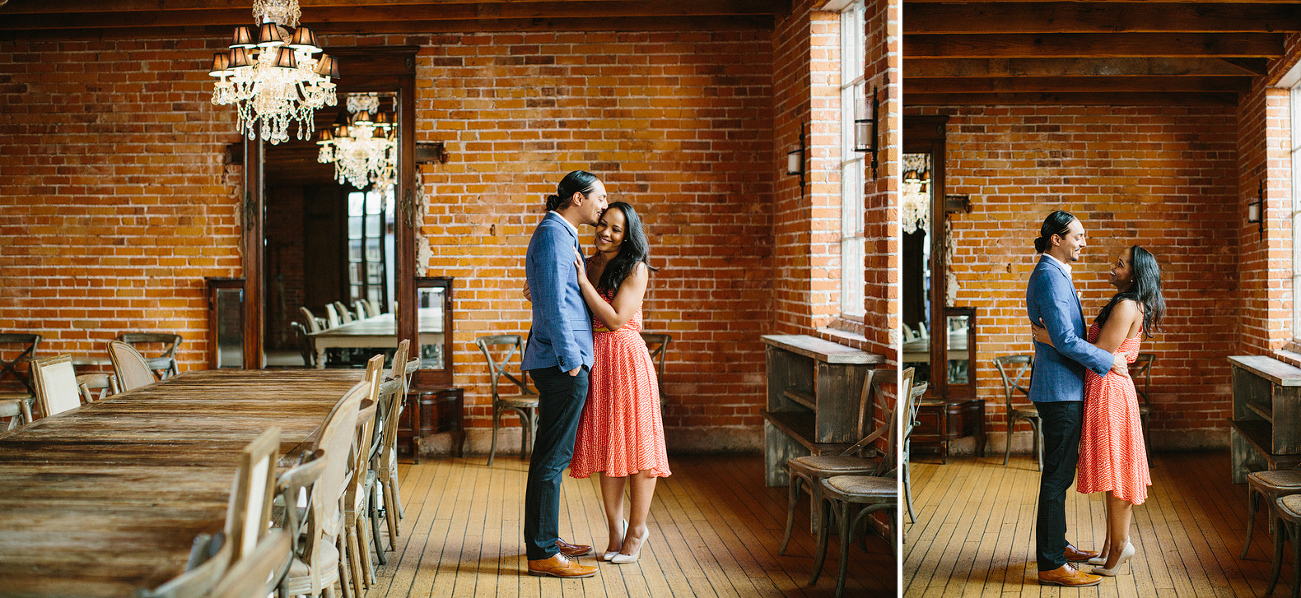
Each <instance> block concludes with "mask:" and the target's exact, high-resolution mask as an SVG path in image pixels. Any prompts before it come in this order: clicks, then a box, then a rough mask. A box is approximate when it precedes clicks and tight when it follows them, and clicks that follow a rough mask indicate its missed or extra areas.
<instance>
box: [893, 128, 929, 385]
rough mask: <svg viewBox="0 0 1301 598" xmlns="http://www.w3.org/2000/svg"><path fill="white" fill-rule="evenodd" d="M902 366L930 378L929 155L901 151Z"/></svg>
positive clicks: (922, 379)
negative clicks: (902, 171) (902, 174)
mask: <svg viewBox="0 0 1301 598" xmlns="http://www.w3.org/2000/svg"><path fill="white" fill-rule="evenodd" d="M903 178H904V184H903V193H902V197H901V199H902V203H901V209H900V212H901V220H902V224H903V230H902V233H903V239H902V240H903V243H902V246H903V247H902V249H903V267H902V269H903V273H902V274H903V275H902V282H903V339H902V341H903V367H905V368H907V367H911V368H913V369H914V374H913V379H914V380H916V381H917V382H929V381H930V380H931V373H930V369H931V368H930V363H931V346H930V338H931V330H932V327H931V296H932V293H931V289H932V279H931V237H930V235H931V221H932V219H931V204H932V201H931V197H932V193H933V191H934V189H933V187H934V185H932V184H931V155H930V154H929V153H915V154H904V177H903Z"/></svg>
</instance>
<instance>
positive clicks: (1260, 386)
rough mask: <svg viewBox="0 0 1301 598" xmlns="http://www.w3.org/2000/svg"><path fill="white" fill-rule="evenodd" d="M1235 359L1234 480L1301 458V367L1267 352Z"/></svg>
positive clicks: (1292, 463) (1284, 466) (1289, 464)
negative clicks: (1267, 354)
mask: <svg viewBox="0 0 1301 598" xmlns="http://www.w3.org/2000/svg"><path fill="white" fill-rule="evenodd" d="M1229 364H1230V365H1231V366H1232V370H1233V374H1232V377H1233V419H1232V420H1230V424H1231V429H1230V432H1229V438H1230V447H1231V450H1232V468H1233V471H1232V475H1233V481H1234V482H1235V483H1241V482H1245V481H1247V474H1248V473H1251V472H1253V471H1260V470H1264V469H1290V468H1292V467H1295V466H1296V465H1298V464H1301V369H1298V368H1295V367H1293V366H1290V365H1288V364H1286V363H1283V362H1281V361H1278V360H1277V359H1274V358H1271V357H1265V356H1263V355H1240V356H1234V357H1230V358H1229Z"/></svg>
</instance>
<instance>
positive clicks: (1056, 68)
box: [903, 57, 1264, 81]
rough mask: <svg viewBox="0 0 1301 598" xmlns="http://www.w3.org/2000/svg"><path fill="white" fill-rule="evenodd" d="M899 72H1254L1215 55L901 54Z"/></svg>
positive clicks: (1215, 74)
mask: <svg viewBox="0 0 1301 598" xmlns="http://www.w3.org/2000/svg"><path fill="white" fill-rule="evenodd" d="M1261 63H1262V64H1263V63H1264V61H1263V60H1261ZM903 72H904V76H905V77H907V78H908V80H909V81H911V80H913V79H919V78H926V77H944V78H949V77H1151V76H1163V77H1175V76H1195V77H1241V76H1244V75H1253V74H1257V73H1256V72H1255V71H1251V70H1247V69H1244V68H1242V67H1239V66H1235V65H1233V64H1230V63H1228V62H1226V61H1224V60H1220V59H1218V58H1164V57H1156V58H1142V57H1139V58H950V59H943V60H932V59H913V58H908V57H905V58H904V61H903Z"/></svg>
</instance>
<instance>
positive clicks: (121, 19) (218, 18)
mask: <svg viewBox="0 0 1301 598" xmlns="http://www.w3.org/2000/svg"><path fill="white" fill-rule="evenodd" d="M299 4H300V6H301V8H302V13H303V14H302V19H301V21H302V23H304V24H306V25H308V26H310V27H312V28H313V29H315V30H316V31H318V32H321V33H361V34H364V33H451V32H479V31H575V30H577V31H595V30H603V31H609V30H616V31H629V30H646V31H663V30H712V29H756V28H758V29H771V28H772V27H773V21H774V17H775V15H778V14H786V13H787V12H788V11H789V10H790V0H636V1H631V0H553V1H545V2H538V1H521V0H498V1H488V2H465V1H463V0H462V1H449V0H433V1H425V2H419V3H416V2H413V1H412V0H300V3H299ZM252 21H253V15H252V0H242V1H231V0H122V1H119V2H106V1H96V0H49V1H43V2H28V1H15V2H10V3H8V4H6V5H4V6H0V36H9V37H22V38H32V39H36V38H39V39H49V38H53V39H66V38H77V39H79V38H84V37H88V36H90V37H93V36H97V35H98V36H102V37H112V38H121V37H147V36H159V35H166V36H176V37H200V36H210V35H228V34H229V29H230V28H231V27H234V26H236V25H250V24H253V23H252Z"/></svg>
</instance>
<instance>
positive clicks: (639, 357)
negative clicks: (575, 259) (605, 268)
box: [569, 291, 671, 478]
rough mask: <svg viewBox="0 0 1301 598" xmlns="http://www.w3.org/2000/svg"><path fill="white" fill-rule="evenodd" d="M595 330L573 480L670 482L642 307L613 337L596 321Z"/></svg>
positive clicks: (610, 297)
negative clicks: (597, 475)
mask: <svg viewBox="0 0 1301 598" xmlns="http://www.w3.org/2000/svg"><path fill="white" fill-rule="evenodd" d="M613 299H614V291H609V292H608V293H607V294H606V295H605V300H606V301H612V300H613ZM592 330H593V331H595V334H594V335H593V339H592V345H593V350H594V352H595V357H596V363H595V365H593V366H592V373H591V376H590V378H589V382H588V386H587V388H588V390H587V403H586V404H585V405H583V414H582V417H581V419H579V421H578V435H577V436H576V437H575V438H574V459H573V461H571V462H570V464H569V475H571V476H573V477H576V478H585V477H588V476H590V475H592V473H593V472H597V471H602V472H605V475H607V476H612V477H623V476H627V475H631V474H634V473H637V472H639V471H645V470H650V472H651V474H650V475H653V476H656V477H667V476H668V475H669V474H670V473H671V472H670V471H669V459H668V454H667V452H666V451H665V450H664V422H663V421H662V420H661V419H660V393H659V381H658V380H657V379H656V376H655V364H654V362H652V361H651V358H650V352H648V351H647V350H646V343H645V341H643V340H641V308H640V307H639V308H637V313H635V314H633V315H632V317H631V318H629V319H628V322H627V323H625V324H624V325H623V327H622V328H620V329H618V330H615V331H613V332H611V331H610V330H609V329H608V328H606V327H605V324H603V323H602V322H601V321H600V320H598V319H595V318H593V320H592Z"/></svg>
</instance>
